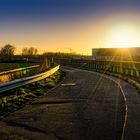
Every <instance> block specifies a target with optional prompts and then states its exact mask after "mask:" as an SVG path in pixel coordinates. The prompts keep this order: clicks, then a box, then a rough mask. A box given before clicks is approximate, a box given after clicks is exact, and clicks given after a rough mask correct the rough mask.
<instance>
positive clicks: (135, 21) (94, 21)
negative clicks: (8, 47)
mask: <svg viewBox="0 0 140 140" xmlns="http://www.w3.org/2000/svg"><path fill="white" fill-rule="evenodd" d="M139 14H140V0H0V46H3V45H5V44H12V45H15V46H16V48H17V50H16V53H21V50H22V48H23V47H36V48H37V49H38V50H39V53H42V52H47V51H59V52H76V53H80V54H91V49H92V48H100V47H139V46H140V27H139V25H140V17H139Z"/></svg>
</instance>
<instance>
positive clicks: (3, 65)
mask: <svg viewBox="0 0 140 140" xmlns="http://www.w3.org/2000/svg"><path fill="white" fill-rule="evenodd" d="M30 65H32V64H26V63H0V72H3V71H8V70H13V69H18V68H23V67H27V66H30Z"/></svg>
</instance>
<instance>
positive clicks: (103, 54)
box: [92, 47, 140, 61]
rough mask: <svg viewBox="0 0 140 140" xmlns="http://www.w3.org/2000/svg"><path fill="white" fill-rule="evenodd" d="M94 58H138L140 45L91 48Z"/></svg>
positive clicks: (123, 59)
mask: <svg viewBox="0 0 140 140" xmlns="http://www.w3.org/2000/svg"><path fill="white" fill-rule="evenodd" d="M92 59H94V60H122V61H125V60H126V61H130V60H140V47H131V48H93V49H92Z"/></svg>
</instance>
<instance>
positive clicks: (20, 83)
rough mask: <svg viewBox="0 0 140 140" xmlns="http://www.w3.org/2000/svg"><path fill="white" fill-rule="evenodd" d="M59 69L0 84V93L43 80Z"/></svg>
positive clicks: (57, 67) (55, 68)
mask: <svg viewBox="0 0 140 140" xmlns="http://www.w3.org/2000/svg"><path fill="white" fill-rule="evenodd" d="M59 68H60V65H58V66H56V67H54V68H52V69H51V70H49V71H47V72H43V73H40V74H37V75H34V76H29V77H25V78H21V79H17V80H13V81H10V82H7V83H4V84H0V93H2V92H5V91H9V90H12V89H15V88H18V87H21V86H24V85H27V84H30V83H34V82H37V81H40V80H42V79H45V78H47V77H49V76H50V75H52V74H54V73H55V72H56V71H57V70H59Z"/></svg>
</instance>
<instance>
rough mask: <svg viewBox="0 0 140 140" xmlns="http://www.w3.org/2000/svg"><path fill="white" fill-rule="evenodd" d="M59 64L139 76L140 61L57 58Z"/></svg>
mask: <svg viewBox="0 0 140 140" xmlns="http://www.w3.org/2000/svg"><path fill="white" fill-rule="evenodd" d="M57 62H58V63H60V64H61V65H70V66H74V67H79V68H84V69H90V70H94V71H100V72H108V73H116V74H121V75H125V76H132V77H136V78H139V77H140V62H136V61H96V60H77V59H59V60H57Z"/></svg>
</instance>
